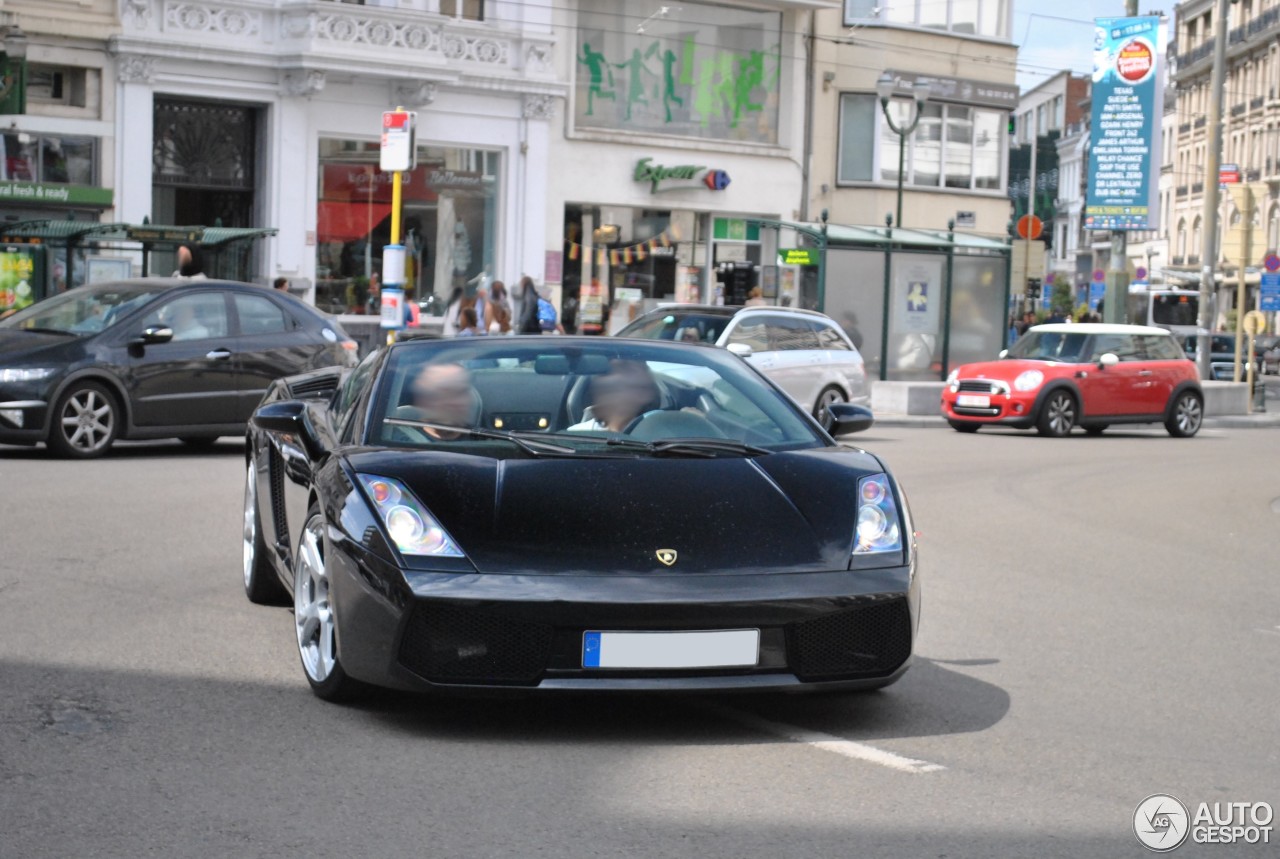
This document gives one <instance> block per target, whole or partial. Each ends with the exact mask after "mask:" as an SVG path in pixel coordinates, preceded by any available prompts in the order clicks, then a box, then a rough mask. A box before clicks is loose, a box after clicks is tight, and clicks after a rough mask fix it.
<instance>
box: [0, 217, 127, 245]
mask: <svg viewBox="0 0 1280 859" xmlns="http://www.w3.org/2000/svg"><path fill="white" fill-rule="evenodd" d="M126 228H127V227H126V225H125V224H100V223H96V222H94V221H67V220H62V221H55V220H44V221H19V222H18V223H16V224H8V225H4V226H0V238H4V239H8V240H14V239H20V240H22V241H38V242H43V243H46V244H47V243H49V242H54V243H56V244H58V245H63V244H78V243H79V242H80V241H82V240H83V239H85V238H87V237H89V236H93V237H95V238H101V239H112V238H118V239H122V238H125V229H126Z"/></svg>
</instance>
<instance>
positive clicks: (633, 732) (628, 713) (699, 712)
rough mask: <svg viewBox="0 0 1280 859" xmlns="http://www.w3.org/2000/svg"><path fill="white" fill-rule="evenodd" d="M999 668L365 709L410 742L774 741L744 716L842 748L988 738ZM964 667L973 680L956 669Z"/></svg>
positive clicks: (932, 666) (381, 701)
mask: <svg viewBox="0 0 1280 859" xmlns="http://www.w3.org/2000/svg"><path fill="white" fill-rule="evenodd" d="M992 663H994V660H975V661H970V662H966V663H964V664H963V665H957V664H956V663H950V664H943V663H941V662H939V661H935V660H931V659H928V658H922V657H916V661H915V663H914V665H913V666H912V667H911V669H910V670H908V671H907V673H906V674H905V675H904V676H903V678H902V679H901V680H899V681H898V682H897V683H896V684H894V685H893V686H890V687H888V688H886V689H882V690H877V691H873V692H854V693H850V692H843V693H836V692H807V693H797V694H787V693H779V694H758V693H743V694H706V695H693V694H659V695H652V694H639V693H636V694H622V695H619V694H616V693H596V694H592V693H556V694H554V695H528V694H526V695H523V696H522V695H510V696H508V695H502V696H479V697H464V698H455V697H441V696H425V695H413V694H408V693H395V692H376V693H374V695H373V696H372V697H371V698H369V699H368V700H366V701H365V702H364V703H362V704H359V705H357V707H358V709H360V710H361V711H363V712H364V713H366V714H367V715H369V716H370V717H372V718H374V719H376V720H377V721H379V722H382V723H384V724H386V725H387V726H388V727H391V728H394V729H396V730H399V731H403V732H405V733H409V734H415V735H421V736H424V737H426V736H431V737H441V738H451V739H456V740H484V741H493V740H496V741H506V740H512V741H515V740H517V739H518V740H519V741H520V742H538V741H542V742H550V743H561V742H572V743H592V742H617V741H619V740H622V739H628V738H629V739H635V740H643V741H650V742H663V743H680V742H682V741H684V742H696V743H708V742H710V743H716V742H722V743H748V742H772V741H775V739H776V738H773V737H768V736H764V735H761V734H760V732H759V731H758V730H753V729H751V728H749V727H744V726H743V725H741V724H738V723H735V722H734V721H732V718H731V717H730V718H728V719H727V718H725V715H726V713H729V714H732V712H735V711H736V712H739V713H743V714H747V715H749V716H754V717H756V718H758V719H765V720H768V721H771V722H775V723H779V724H784V725H787V726H790V727H797V728H802V729H804V730H807V731H820V732H823V733H827V734H831V735H833V736H836V737H839V738H841V739H849V740H878V739H897V738H907V737H930V736H941V735H947V734H963V733H972V732H977V731H983V730H986V729H988V728H990V727H992V726H993V725H995V724H997V723H998V722H999V721H1000V720H1001V719H1002V718H1004V716H1005V714H1006V713H1007V712H1008V711H1009V706H1010V699H1009V694H1008V693H1007V692H1006V691H1005V690H1004V689H1002V688H1000V687H998V686H996V685H994V684H992V683H989V682H987V681H985V680H981V679H979V678H978V677H977V676H970V673H969V672H970V671H971V672H972V674H973V675H979V674H980V673H981V671H982V670H983V667H984V666H985V665H988V664H992ZM952 665H956V666H957V667H963V668H965V669H966V671H965V672H961V671H958V670H955V668H953V667H951V666H952Z"/></svg>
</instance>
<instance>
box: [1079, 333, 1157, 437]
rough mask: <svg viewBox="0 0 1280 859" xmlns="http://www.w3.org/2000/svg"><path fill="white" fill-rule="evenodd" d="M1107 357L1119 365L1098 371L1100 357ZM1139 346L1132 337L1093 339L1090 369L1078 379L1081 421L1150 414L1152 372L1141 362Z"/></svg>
mask: <svg viewBox="0 0 1280 859" xmlns="http://www.w3.org/2000/svg"><path fill="white" fill-rule="evenodd" d="M1107 353H1111V354H1113V355H1115V356H1116V357H1117V358H1119V359H1120V360H1119V363H1116V364H1112V365H1111V366H1110V367H1099V366H1098V364H1099V362H1100V361H1101V360H1102V356H1103V355H1105V354H1107ZM1145 357H1146V356H1145V353H1143V351H1142V349H1141V345H1140V344H1139V343H1138V341H1137V339H1136V338H1135V337H1134V336H1133V335H1132V334H1099V335H1097V336H1095V337H1094V338H1093V348H1092V350H1091V360H1092V362H1093V367H1092V368H1090V369H1087V370H1085V371H1084V372H1085V374H1086V375H1085V376H1084V377H1082V378H1080V379H1078V380H1077V381H1078V386H1079V388H1080V391H1081V395H1082V396H1083V398H1084V403H1083V408H1084V414H1085V417H1099V416H1108V415H1111V416H1116V417H1121V416H1127V415H1141V414H1150V413H1151V412H1152V411H1159V409H1157V408H1153V406H1152V402H1153V401H1154V398H1155V396H1156V394H1155V392H1154V389H1155V372H1154V370H1153V369H1152V368H1151V366H1150V363H1149V362H1148V361H1146V360H1145Z"/></svg>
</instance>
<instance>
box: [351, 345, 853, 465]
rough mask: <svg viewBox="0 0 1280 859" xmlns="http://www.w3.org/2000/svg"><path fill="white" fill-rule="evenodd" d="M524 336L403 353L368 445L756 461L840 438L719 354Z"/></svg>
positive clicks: (387, 369)
mask: <svg viewBox="0 0 1280 859" xmlns="http://www.w3.org/2000/svg"><path fill="white" fill-rule="evenodd" d="M522 341H523V338H521V339H520V340H515V341H512V340H508V339H506V338H493V339H488V338H486V339H484V340H477V341H475V342H468V343H460V342H458V341H417V342H407V343H404V344H402V345H399V346H397V347H395V349H394V351H393V352H392V354H391V355H390V356H389V357H388V359H387V362H386V364H385V365H384V367H383V370H382V374H381V376H380V377H379V382H378V386H379V388H378V391H377V393H376V396H375V399H374V404H373V413H372V420H371V421H370V423H369V427H368V430H367V434H366V438H367V441H368V442H369V443H372V444H384V445H389V446H393V447H409V448H427V447H429V448H432V449H448V450H452V451H456V452H460V453H472V454H475V455H478V456H495V457H506V456H515V455H530V456H650V455H665V456H676V455H688V456H749V455H758V454H761V453H770V452H773V451H779V450H790V449H796V448H802V447H815V446H819V445H823V444H829V443H830V442H829V441H828V440H826V438H825V437H824V436H823V435H822V434H821V433H820V432H819V431H818V429H817V428H816V427H815V426H814V425H813V424H812V423H811V422H810V421H809V420H808V419H807V418H806V417H805V416H804V415H803V414H802V413H801V412H800V411H799V410H798V409H797V408H796V406H795V405H794V404H793V403H791V402H790V401H789V400H788V399H787V398H786V397H784V396H781V395H780V394H778V392H777V391H775V390H773V389H772V388H770V387H769V386H768V385H766V384H765V383H764V382H762V381H761V379H760V377H759V376H758V375H757V374H756V373H755V372H754V371H753V370H751V368H750V367H749V366H748V365H746V364H744V363H742V362H741V361H739V360H738V359H736V358H734V357H733V356H731V355H729V354H727V353H725V352H722V351H720V350H711V349H698V348H681V347H679V346H673V345H668V344H652V345H649V344H639V343H627V342H625V341H620V340H617V339H614V338H609V339H607V340H602V341H600V342H595V341H588V342H587V343H583V341H581V340H567V339H565V340H560V339H557V341H556V342H554V343H546V342H545V341H539V340H538V338H533V341H534V342H532V343H525V342H522ZM673 441H679V442H680V443H679V444H672V443H671V442H673ZM686 442H687V443H686Z"/></svg>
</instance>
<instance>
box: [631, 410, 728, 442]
mask: <svg viewBox="0 0 1280 859" xmlns="http://www.w3.org/2000/svg"><path fill="white" fill-rule="evenodd" d="M623 433H624V434H626V435H630V436H634V437H635V438H638V439H641V440H643V441H661V440H663V439H669V438H726V436H725V434H724V433H723V432H721V431H720V428H719V427H717V426H716V425H715V424H713V423H712V422H711V421H709V420H707V419H706V418H705V417H703V416H702V415H700V414H697V413H695V412H690V411H683V410H682V411H666V410H663V409H653V410H652V411H648V412H645V413H644V414H642V415H640V416H639V417H637V418H636V419H635V420H633V421H632V422H631V423H629V424H627V427H626V429H624V430H623Z"/></svg>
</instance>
